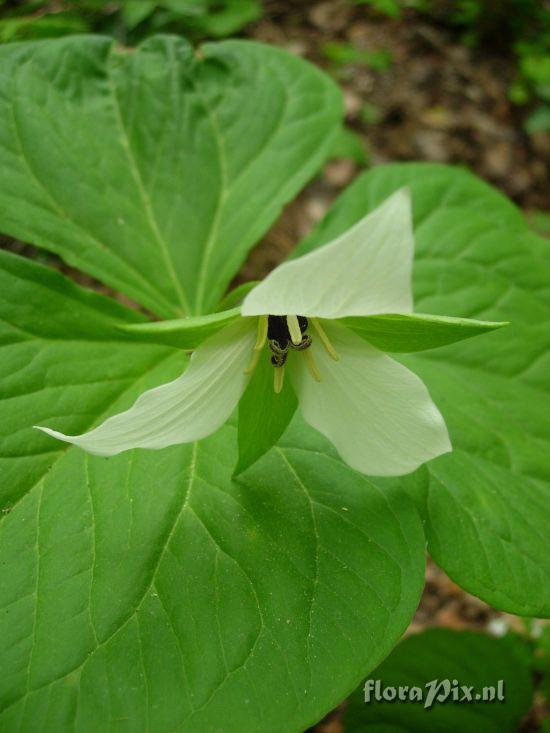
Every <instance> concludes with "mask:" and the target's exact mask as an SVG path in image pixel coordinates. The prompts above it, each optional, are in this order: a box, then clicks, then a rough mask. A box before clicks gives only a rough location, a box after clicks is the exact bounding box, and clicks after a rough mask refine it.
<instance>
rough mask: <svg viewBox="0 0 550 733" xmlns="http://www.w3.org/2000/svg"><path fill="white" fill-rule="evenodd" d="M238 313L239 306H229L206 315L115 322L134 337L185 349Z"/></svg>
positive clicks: (229, 321)
mask: <svg viewBox="0 0 550 733" xmlns="http://www.w3.org/2000/svg"><path fill="white" fill-rule="evenodd" d="M240 315H241V309H240V308H231V309H229V310H225V311H221V312H220V313H211V314H209V315H207V316H194V317H192V318H175V319H173V320H169V321H150V322H149V323H136V324H131V325H126V324H125V325H121V326H119V329H120V330H121V331H124V332H125V333H129V334H131V335H132V337H133V338H134V339H135V340H136V341H143V342H145V343H150V344H164V345H166V346H174V347H175V348H177V349H184V350H189V349H196V348H197V346H199V345H200V344H201V343H202V342H203V341H205V340H206V339H207V338H209V337H210V336H213V335H214V334H215V333H217V332H218V331H220V330H221V329H222V328H225V326H229V324H230V323H233V321H236V320H237V318H240Z"/></svg>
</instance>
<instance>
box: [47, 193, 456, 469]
mask: <svg viewBox="0 0 550 733" xmlns="http://www.w3.org/2000/svg"><path fill="white" fill-rule="evenodd" d="M413 251H414V241H413V230H412V217H411V204H410V196H409V193H408V191H407V190H406V189H401V190H399V191H397V192H396V193H395V194H393V195H392V196H391V197H390V198H388V199H387V200H386V201H385V202H384V203H383V204H382V205H381V206H380V207H378V208H377V209H376V210H374V211H373V212H372V213H370V214H369V215H368V216H366V217H364V218H363V219H361V220H360V221H359V222H358V223H357V224H355V225H354V226H353V227H352V228H351V229H349V230H347V231H346V232H344V234H342V235H341V236H339V237H338V238H337V239H335V240H333V241H331V242H329V243H328V244H326V245H324V246H322V247H320V248H319V249H317V250H315V251H313V252H310V253H308V254H306V255H304V256H303V257H300V258H297V259H295V260H291V261H289V262H285V263H284V264H282V265H280V266H279V267H277V268H276V269H275V270H274V271H273V272H272V273H271V274H270V275H268V277H267V278H266V279H265V280H263V281H262V282H261V283H259V284H258V285H257V286H255V287H254V288H253V289H252V290H251V291H250V292H249V294H248V295H247V296H246V298H245V299H244V301H243V303H242V306H241V314H240V317H238V318H237V319H236V320H234V321H233V322H231V323H230V324H229V325H226V326H224V327H223V328H221V330H219V331H218V332H217V333H215V334H214V335H213V336H210V337H209V338H207V339H206V340H205V341H204V342H203V343H201V344H200V345H199V346H198V347H197V348H196V350H195V351H194V353H193V355H192V356H191V359H190V363H189V366H188V368H187V369H186V371H185V372H184V373H183V374H182V375H181V376H180V377H179V378H178V379H176V380H174V381H172V382H170V383H168V384H164V385H162V386H160V387H156V388H154V389H151V390H148V391H147V392H145V393H144V394H142V395H141V396H140V397H139V398H138V399H137V401H136V402H135V404H134V405H133V406H132V407H131V408H130V409H128V410H126V411H125V412H122V413H120V414H119V415H115V416H114V417H110V418H108V419H107V420H106V421H105V422H103V423H102V424H101V425H99V426H98V427H96V428H94V429H93V430H91V431H89V432H88V433H84V434H83V435H72V436H71V435H64V434H63V433H60V432H57V431H55V430H51V429H49V428H40V429H41V430H44V431H45V432H46V433H48V434H50V435H53V436H54V437H56V438H59V439H60V440H64V441H67V442H69V443H74V444H75V445H78V446H80V447H81V448H83V449H84V450H86V451H88V452H89V453H94V454H97V455H101V456H111V455H115V454H117V453H120V452H122V451H125V450H129V449H132V448H165V447H167V446H170V445H174V444H176V443H188V442H192V441H196V440H200V439H201V438H204V437H206V436H207V435H210V434H211V433H213V432H215V431H216V430H217V429H218V428H220V427H221V426H222V425H223V424H224V423H225V422H226V420H227V419H228V418H229V416H230V415H231V413H232V412H233V410H234V408H235V406H236V405H237V403H238V402H239V399H240V397H241V395H242V394H243V392H244V390H245V388H246V386H247V384H248V381H249V379H250V375H251V373H252V371H253V369H254V367H255V365H256V364H257V362H258V360H259V359H260V358H269V359H271V363H272V364H273V369H274V388H275V391H276V392H279V391H280V390H281V388H282V385H283V379H284V378H285V375H286V378H289V379H290V382H291V385H292V387H293V389H294V391H295V393H296V396H297V398H298V403H299V407H300V409H301V411H302V414H303V416H304V418H305V420H306V421H307V422H308V423H309V424H310V425H312V426H313V427H314V428H316V429H317V430H318V431H319V432H321V433H322V434H323V435H325V436H326V437H327V438H328V439H329V440H330V441H331V443H332V444H333V445H334V446H335V448H336V449H337V451H338V452H339V454H340V455H341V457H342V458H343V459H344V461H346V463H348V464H349V465H350V466H352V467H353V468H355V469H357V470H358V471H361V472H362V473H366V474H371V475H377V476H395V475H401V474H405V473H409V472H410V471H413V470H414V469H416V468H417V467H418V466H419V465H421V464H422V463H424V462H425V461H428V460H430V459H432V458H435V457H436V456H439V455H441V454H443V453H447V452H448V451H450V450H451V443H450V440H449V435H448V433H447V428H446V426H445V422H444V420H443V417H442V416H441V414H440V412H439V410H438V409H437V407H436V406H435V405H434V403H433V402H432V400H431V398H430V395H429V393H428V390H427V389H426V387H425V385H424V384H423V382H422V381H421V380H420V379H419V377H417V376H416V375H415V374H413V373H412V372H411V371H410V370H409V369H406V368H405V367H404V366H402V365H401V364H400V363H398V362H397V361H395V360H394V359H392V358H390V357H389V356H387V355H386V354H385V353H383V352H381V351H379V350H378V349H376V348H374V347H373V346H371V345H370V344H369V343H368V342H367V341H365V340H364V339H363V338H361V337H360V336H358V335H357V333H355V332H354V331H352V330H350V329H349V328H347V327H346V326H345V325H343V324H342V323H340V322H339V320H340V319H342V318H345V317H348V316H370V315H375V314H410V313H411V312H412V305H413V303H412V288H411V279H412V278H411V276H412V264H413Z"/></svg>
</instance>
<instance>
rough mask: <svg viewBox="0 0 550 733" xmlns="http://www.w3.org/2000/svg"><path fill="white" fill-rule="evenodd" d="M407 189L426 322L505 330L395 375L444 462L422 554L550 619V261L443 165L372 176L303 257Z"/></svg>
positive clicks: (431, 487)
mask: <svg viewBox="0 0 550 733" xmlns="http://www.w3.org/2000/svg"><path fill="white" fill-rule="evenodd" d="M405 184H408V185H410V187H411V190H412V199H413V208H414V216H415V225H416V259H415V267H414V290H415V304H416V309H417V310H418V311H420V312H423V313H434V314H441V315H450V316H459V317H467V318H479V319H483V320H489V321H510V322H511V325H510V326H509V327H507V328H503V329H500V330H499V331H495V332H493V333H490V334H488V335H486V336H483V337H478V338H475V339H472V340H470V341H466V342H461V343H457V344H453V345H449V346H445V347H444V348H441V349H438V350H437V351H433V352H430V353H429V354H418V355H415V356H414V357H413V356H411V357H407V358H403V359H402V361H403V362H404V363H405V364H407V365H408V366H410V367H411V369H413V370H414V371H415V372H416V373H418V374H419V375H420V376H421V377H422V378H423V379H424V381H425V382H426V384H427V385H428V387H429V389H430V392H431V394H432V396H433V398H434V400H435V402H436V404H437V405H438V406H439V407H440V408H441V410H442V412H443V415H444V417H445V420H446V422H447V424H448V426H449V429H450V435H451V440H452V443H453V446H454V451H453V453H452V454H449V455H445V456H442V457H441V458H438V459H437V460H435V461H432V462H431V463H430V464H429V474H430V480H429V483H426V482H418V484H417V487H418V489H419V490H418V491H416V492H415V493H416V497H417V501H418V504H419V506H420V507H421V508H422V510H423V512H424V514H425V517H426V531H427V533H428V541H429V549H430V552H431V553H432V555H433V556H434V558H435V559H436V560H437V562H438V563H439V564H440V565H441V566H442V567H443V568H444V569H445V570H446V571H447V573H448V574H449V575H450V576H451V578H452V579H453V580H455V581H456V582H457V583H459V584H460V585H461V586H463V587H464V588H466V589H467V590H469V591H470V592H472V593H474V594H476V595H478V596H480V597H481V598H483V599H484V600H486V601H487V602H489V603H491V604H493V605H494V606H496V607H498V608H502V609H506V610H509V611H511V612H513V613H518V614H524V615H535V616H536V615H547V614H548V613H550V596H549V593H550V582H549V580H550V555H549V554H548V551H547V538H548V529H549V527H548V517H549V516H550V503H549V498H550V435H549V433H548V415H549V414H550V399H549V394H548V393H549V391H550V351H549V341H550V329H549V328H548V324H549V323H550V297H549V296H550V247H549V246H548V242H547V241H546V240H542V239H540V238H539V237H537V236H536V235H534V234H533V233H531V232H530V231H529V230H528V229H527V228H526V226H525V224H524V223H523V219H522V217H521V215H520V213H519V212H518V211H517V210H516V209H515V208H514V207H513V205H512V204H511V203H510V202H509V201H507V200H506V199H505V198H504V197H503V196H501V195H500V194H498V193H497V192H496V191H494V190H493V189H491V188H490V187H489V186H487V185H485V184H483V183H482V182H481V181H479V180H478V179H476V178H475V177H474V176H472V175H470V174H468V173H466V172H464V171H461V170H459V169H454V168H450V167H445V166H439V165H430V164H425V165H422V164H402V165H390V166H383V167H380V168H377V169H373V170H372V171H371V172H369V173H367V174H365V175H364V176H362V177H360V178H359V179H358V180H357V181H356V182H355V183H354V184H353V185H352V186H351V187H350V188H349V189H348V190H347V191H346V192H345V193H344V194H343V195H342V196H341V198H340V199H339V200H338V201H337V203H336V204H335V206H334V208H333V209H332V211H331V212H330V213H329V215H328V216H327V218H326V219H325V220H324V222H322V223H321V225H320V227H319V228H318V229H317V231H316V232H315V233H314V235H313V236H312V237H311V238H310V239H309V240H307V241H306V242H305V243H304V245H303V246H302V248H301V251H306V250H308V249H312V248H313V247H315V246H318V245H320V244H322V243H324V242H326V241H329V240H330V239H331V238H333V237H334V236H337V235H338V234H339V233H340V232H342V231H343V230H344V229H346V228H347V227H348V226H350V225H351V224H352V223H354V222H355V221H356V220H358V219H359V218H361V217H362V216H364V214H365V213H366V211H367V210H368V209H371V208H374V207H375V206H376V205H378V204H379V203H380V201H381V200H382V199H384V198H385V197H386V196H388V195H389V194H390V193H391V192H392V191H393V190H395V189H397V188H399V187H400V186H403V185H405Z"/></svg>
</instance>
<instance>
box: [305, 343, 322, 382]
mask: <svg viewBox="0 0 550 733" xmlns="http://www.w3.org/2000/svg"><path fill="white" fill-rule="evenodd" d="M302 353H303V355H304V359H305V360H306V366H307V368H308V370H309V373H310V374H311V376H312V377H313V379H314V380H315V381H316V382H320V381H321V375H320V374H319V370H318V369H317V364H316V363H315V359H314V358H313V354H312V353H311V349H306V350H305V351H303V352H302Z"/></svg>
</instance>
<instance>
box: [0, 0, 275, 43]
mask: <svg viewBox="0 0 550 733" xmlns="http://www.w3.org/2000/svg"><path fill="white" fill-rule="evenodd" d="M261 12H262V5H261V0H126V2H105V0H81V1H80V2H76V1H73V0H66V2H46V1H45V0H31V1H30V2H22V3H21V2H11V1H10V0H0V14H1V19H0V42H1V43H9V42H10V41H22V40H33V39H40V38H57V37H60V36H66V35H70V34H72V33H85V32H87V31H96V32H101V33H107V34H109V35H112V36H114V37H115V38H117V39H118V40H120V41H122V42H124V43H126V42H131V43H136V42H138V41H139V40H141V39H142V38H144V37H146V36H147V35H149V34H151V33H154V32H158V31H172V32H179V33H182V34H185V35H187V36H191V37H199V38H201V37H213V38H222V37H225V36H229V35H232V34H234V33H236V32H237V31H239V30H240V29H241V28H243V27H244V26H245V25H246V24H247V23H249V22H251V21H253V20H256V19H258V18H259V17H260V16H261Z"/></svg>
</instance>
